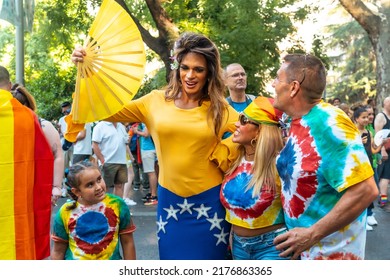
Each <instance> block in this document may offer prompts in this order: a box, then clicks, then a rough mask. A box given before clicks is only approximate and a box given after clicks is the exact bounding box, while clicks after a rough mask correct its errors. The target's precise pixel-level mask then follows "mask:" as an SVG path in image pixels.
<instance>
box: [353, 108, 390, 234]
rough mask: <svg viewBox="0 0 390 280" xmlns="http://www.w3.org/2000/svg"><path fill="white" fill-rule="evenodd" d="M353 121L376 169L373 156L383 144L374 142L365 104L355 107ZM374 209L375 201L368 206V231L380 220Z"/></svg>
mask: <svg viewBox="0 0 390 280" xmlns="http://www.w3.org/2000/svg"><path fill="white" fill-rule="evenodd" d="M353 121H354V123H355V125H356V127H357V129H358V130H359V133H360V136H361V137H362V142H363V145H364V149H365V150H366V153H367V155H368V158H369V159H370V163H371V166H372V168H373V169H374V162H373V156H374V155H375V154H377V153H378V152H380V150H381V148H382V145H383V144H381V145H379V146H376V145H375V143H374V136H373V134H371V132H370V131H369V130H368V129H367V128H366V127H367V125H368V124H369V118H368V111H367V108H366V107H365V106H359V107H356V108H355V111H354V112H353ZM374 176H375V170H374ZM374 178H375V177H374ZM376 182H377V180H376V179H375V183H376ZM377 187H378V186H377ZM373 209H374V203H373V202H371V204H370V205H369V206H368V208H367V224H366V230H368V231H371V230H373V227H372V226H371V225H377V224H378V222H377V221H376V219H375V218H374V212H373V211H372V210H373Z"/></svg>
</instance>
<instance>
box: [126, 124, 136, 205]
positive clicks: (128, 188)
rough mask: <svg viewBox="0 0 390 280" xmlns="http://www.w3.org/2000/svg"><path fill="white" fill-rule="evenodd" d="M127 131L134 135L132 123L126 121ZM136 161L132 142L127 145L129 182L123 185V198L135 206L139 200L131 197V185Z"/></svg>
mask: <svg viewBox="0 0 390 280" xmlns="http://www.w3.org/2000/svg"><path fill="white" fill-rule="evenodd" d="M124 126H125V127H126V130H127V133H129V138H131V137H132V131H131V125H130V124H129V123H125V124H124ZM134 161H135V159H134V157H133V155H132V153H131V151H130V144H128V145H126V166H127V182H126V183H125V184H124V186H123V200H124V201H125V203H126V204H127V205H128V206H135V205H137V202H135V201H134V200H133V199H131V187H132V185H133V181H134V170H133V162H134Z"/></svg>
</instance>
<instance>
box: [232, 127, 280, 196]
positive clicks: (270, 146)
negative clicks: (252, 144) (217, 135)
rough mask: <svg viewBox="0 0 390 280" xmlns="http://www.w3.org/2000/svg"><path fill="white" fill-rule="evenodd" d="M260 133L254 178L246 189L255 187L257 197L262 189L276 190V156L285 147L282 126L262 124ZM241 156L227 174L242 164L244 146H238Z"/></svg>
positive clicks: (255, 157)
mask: <svg viewBox="0 0 390 280" xmlns="http://www.w3.org/2000/svg"><path fill="white" fill-rule="evenodd" d="M259 129H260V133H259V134H258V137H257V139H256V149H255V156H254V164H253V168H252V174H253V176H252V179H251V180H250V181H249V183H248V185H247V188H246V190H250V189H253V192H252V196H253V197H255V196H257V195H259V194H260V192H261V191H268V192H275V191H276V178H277V175H278V172H277V169H276V156H277V155H278V153H279V152H280V150H281V149H282V148H283V139H282V133H281V131H280V128H279V127H278V126H276V125H266V124H261V125H260V126H259ZM238 149H239V151H240V156H239V157H238V158H237V160H236V161H235V162H234V163H233V165H232V167H231V168H230V169H229V170H228V172H227V174H228V175H230V174H232V173H233V172H234V170H235V169H236V168H237V167H238V166H239V165H240V163H241V160H242V158H243V157H244V155H245V149H244V146H242V145H240V146H239V147H238Z"/></svg>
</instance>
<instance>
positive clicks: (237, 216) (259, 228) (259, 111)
mask: <svg viewBox="0 0 390 280" xmlns="http://www.w3.org/2000/svg"><path fill="white" fill-rule="evenodd" d="M272 104H273V100H272V99H270V98H266V97H258V98H256V99H255V100H254V101H253V102H252V103H251V104H250V105H249V106H248V107H247V108H246V109H245V110H244V111H243V113H242V114H240V116H239V121H238V122H236V131H235V132H234V134H233V139H232V140H233V142H234V143H238V144H239V151H240V156H239V157H238V159H237V160H236V161H235V162H234V163H233V165H232V167H231V168H230V169H229V170H228V172H227V175H226V177H225V179H224V181H223V183H222V189H221V193H220V199H221V202H222V204H223V206H224V207H225V208H226V220H227V221H228V222H229V223H231V224H232V255H233V259H246V260H271V259H278V260H279V259H286V258H283V257H279V254H280V251H278V250H276V248H275V245H274V244H273V240H274V238H275V237H276V236H278V235H279V234H282V233H284V232H286V231H287V229H286V227H285V224H284V218H283V209H282V203H281V200H280V180H279V177H278V174H277V170H276V163H275V160H276V155H277V154H278V153H279V151H280V150H281V149H282V147H283V140H282V133H281V129H280V128H279V116H281V113H280V112H279V111H277V110H276V109H274V108H273V106H272ZM278 113H279V114H278Z"/></svg>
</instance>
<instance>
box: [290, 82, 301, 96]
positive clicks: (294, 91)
mask: <svg viewBox="0 0 390 280" xmlns="http://www.w3.org/2000/svg"><path fill="white" fill-rule="evenodd" d="M299 87H300V85H299V83H298V82H297V81H294V82H293V86H292V89H291V92H290V97H291V98H294V97H295V96H296V95H297V93H298V91H299Z"/></svg>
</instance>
